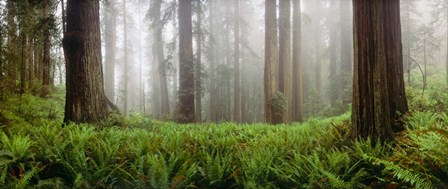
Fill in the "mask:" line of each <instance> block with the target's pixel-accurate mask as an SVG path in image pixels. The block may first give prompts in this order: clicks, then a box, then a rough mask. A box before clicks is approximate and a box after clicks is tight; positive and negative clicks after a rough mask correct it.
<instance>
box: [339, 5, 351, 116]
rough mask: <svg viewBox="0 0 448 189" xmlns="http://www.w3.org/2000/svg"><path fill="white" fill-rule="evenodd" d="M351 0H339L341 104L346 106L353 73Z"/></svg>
mask: <svg viewBox="0 0 448 189" xmlns="http://www.w3.org/2000/svg"><path fill="white" fill-rule="evenodd" d="M351 5H352V0H340V11H341V68H340V70H341V72H340V73H341V87H342V95H341V97H342V106H343V107H347V106H348V105H349V104H350V103H351V101H352V100H351V99H352V85H351V84H352V82H351V80H352V73H353V71H352V70H353V53H352V49H353V42H352V40H350V39H351V35H352V33H353V32H352V31H351V30H350V28H351V23H352V19H351V16H350V7H351Z"/></svg>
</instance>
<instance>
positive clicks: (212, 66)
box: [208, 1, 217, 122]
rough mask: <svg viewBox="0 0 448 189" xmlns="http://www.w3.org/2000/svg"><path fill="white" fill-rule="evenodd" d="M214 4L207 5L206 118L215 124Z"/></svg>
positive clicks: (211, 2)
mask: <svg viewBox="0 0 448 189" xmlns="http://www.w3.org/2000/svg"><path fill="white" fill-rule="evenodd" d="M214 5H215V4H214V3H213V1H210V4H209V6H210V7H209V9H210V10H209V27H210V34H209V40H208V42H209V52H208V55H209V57H208V61H209V64H210V71H209V80H210V81H209V83H210V84H209V95H210V102H209V104H210V105H209V106H210V107H209V109H210V111H209V114H208V117H209V119H210V121H212V122H216V121H217V110H216V108H217V94H216V91H217V87H216V84H215V83H216V72H215V43H216V40H215V38H214V37H213V36H214V34H215V24H216V23H215V20H214V19H213V18H214V16H215V15H214V12H215V6H214Z"/></svg>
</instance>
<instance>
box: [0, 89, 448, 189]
mask: <svg viewBox="0 0 448 189" xmlns="http://www.w3.org/2000/svg"><path fill="white" fill-rule="evenodd" d="M408 93H409V94H410V97H409V99H410V106H411V110H412V111H411V113H410V114H409V115H407V116H406V118H405V123H406V126H407V130H406V131H405V132H403V133H400V134H399V135H397V136H396V141H395V142H394V143H391V144H385V145H380V144H374V143H372V142H371V140H366V141H352V140H351V139H350V137H349V133H350V132H349V129H350V124H349V120H350V114H349V113H346V114H343V115H341V116H338V117H332V118H327V119H310V120H308V121H307V122H305V123H302V124H297V123H295V124H292V125H277V126H271V125H266V124H251V125H237V124H234V123H221V124H213V123H206V124H190V125H178V124H175V123H172V122H160V121H156V120H153V119H150V118H149V117H147V116H144V115H141V114H134V115H130V116H127V117H125V116H121V115H117V114H113V115H111V116H110V117H109V118H108V119H106V120H104V121H103V122H102V123H100V124H98V125H89V124H81V125H67V126H65V127H64V128H62V127H61V122H62V114H63V97H61V96H60V95H58V94H55V95H53V96H52V97H50V98H49V99H41V98H38V97H35V96H32V95H22V96H18V95H11V96H9V97H8V98H5V99H4V100H3V101H1V102H0V128H1V131H0V187H1V188H392V189H393V188H447V187H448V181H447V180H446V178H448V159H447V158H446V157H448V151H447V150H446V149H448V127H447V123H448V115H447V114H448V112H447V107H446V104H447V102H448V99H447V97H446V95H445V96H444V95H439V90H437V89H436V88H434V89H428V90H427V91H426V92H425V94H421V93H420V92H419V91H418V90H414V89H408ZM434 98H438V99H434Z"/></svg>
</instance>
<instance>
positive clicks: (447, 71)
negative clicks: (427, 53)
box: [445, 8, 448, 86]
mask: <svg viewBox="0 0 448 189" xmlns="http://www.w3.org/2000/svg"><path fill="white" fill-rule="evenodd" d="M446 12H447V14H446V15H447V18H446V23H447V26H446V27H447V30H446V35H447V36H446V40H447V42H446V60H445V73H446V83H447V86H448V8H447V10H446Z"/></svg>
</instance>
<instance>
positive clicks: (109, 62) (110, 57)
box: [104, 0, 117, 101]
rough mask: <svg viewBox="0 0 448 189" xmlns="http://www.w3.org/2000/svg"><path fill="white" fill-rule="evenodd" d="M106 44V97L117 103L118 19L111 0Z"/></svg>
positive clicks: (107, 16) (107, 12)
mask: <svg viewBox="0 0 448 189" xmlns="http://www.w3.org/2000/svg"><path fill="white" fill-rule="evenodd" d="M105 15H106V16H105V17H106V18H105V27H106V28H105V31H104V32H105V38H106V39H105V43H106V49H105V50H106V59H105V61H106V63H105V66H104V67H105V72H106V77H105V87H104V88H105V91H106V96H107V98H109V99H110V100H111V101H115V100H114V99H115V58H116V46H117V40H116V38H117V19H116V16H117V14H116V11H115V0H110V1H109V4H108V6H107V7H106V11H105Z"/></svg>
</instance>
